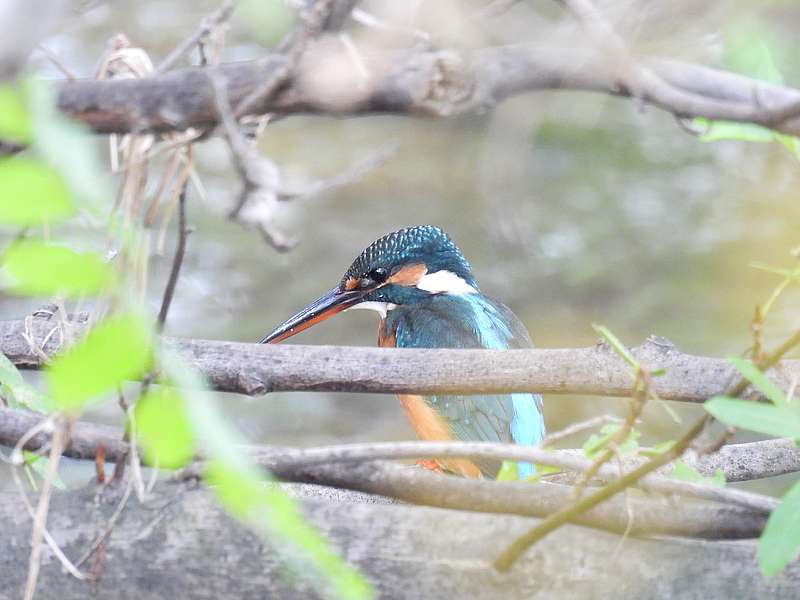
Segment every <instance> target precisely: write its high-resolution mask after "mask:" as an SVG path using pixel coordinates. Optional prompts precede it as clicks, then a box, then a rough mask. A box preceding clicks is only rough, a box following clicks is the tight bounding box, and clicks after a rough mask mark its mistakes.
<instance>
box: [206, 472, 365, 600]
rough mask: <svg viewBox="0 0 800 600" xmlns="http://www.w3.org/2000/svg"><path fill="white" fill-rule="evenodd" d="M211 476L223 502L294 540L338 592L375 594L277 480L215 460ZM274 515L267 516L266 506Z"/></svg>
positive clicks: (352, 595)
mask: <svg viewBox="0 0 800 600" xmlns="http://www.w3.org/2000/svg"><path fill="white" fill-rule="evenodd" d="M207 479H208V482H209V484H210V485H212V486H214V488H215V490H216V492H217V495H218V497H219V499H220V501H221V502H222V503H223V505H224V506H225V507H226V508H227V509H228V510H229V511H231V512H232V513H233V514H234V515H235V516H237V517H238V518H240V519H242V520H244V521H249V522H253V521H256V522H262V523H265V524H266V525H267V527H268V529H269V531H270V533H272V534H273V535H277V536H279V537H281V538H284V539H290V540H292V541H293V542H294V543H295V544H297V546H299V547H300V548H301V549H302V550H303V552H304V553H305V554H306V555H307V556H308V557H309V558H311V560H312V562H313V563H314V564H315V565H316V567H317V568H318V569H319V570H320V571H321V572H322V574H323V575H324V576H325V577H326V578H327V579H328V580H329V581H330V583H331V585H332V586H333V588H334V590H335V592H336V596H337V597H339V598H347V599H352V600H361V599H366V598H371V597H372V595H373V594H372V587H371V586H370V584H369V583H368V582H367V581H366V580H365V579H364V578H363V577H362V576H361V574H360V573H359V572H358V571H357V570H355V569H353V568H352V567H351V566H349V565H348V564H347V563H345V562H344V561H343V560H342V559H341V558H340V557H339V556H338V555H337V554H336V553H335V552H333V551H332V550H330V548H329V546H328V544H327V543H326V542H325V541H324V539H323V538H322V537H321V536H320V535H319V533H318V532H317V531H316V530H315V529H314V528H313V527H312V526H311V525H309V524H308V523H307V522H306V520H305V519H304V518H303V515H302V514H301V513H300V511H299V510H298V508H297V505H296V503H295V502H294V501H293V500H292V499H291V498H289V497H288V496H287V495H286V494H284V493H283V492H282V491H281V490H280V488H278V487H277V486H276V484H274V483H262V482H260V481H259V480H258V477H257V475H256V474H254V473H251V472H240V471H238V470H237V469H235V468H231V466H230V465H226V464H224V463H221V462H217V461H214V462H212V463H211V464H210V465H209V469H208V475H207ZM265 509H268V510H269V512H270V517H269V518H268V519H265V518H264V517H265V516H266V515H265V513H264V510H265Z"/></svg>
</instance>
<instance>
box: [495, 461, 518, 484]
mask: <svg viewBox="0 0 800 600" xmlns="http://www.w3.org/2000/svg"><path fill="white" fill-rule="evenodd" d="M495 480H496V481H519V470H518V469H517V463H515V462H514V461H513V460H504V461H503V463H502V464H501V465H500V470H499V471H498V472H497V477H495Z"/></svg>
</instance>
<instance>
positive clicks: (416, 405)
mask: <svg viewBox="0 0 800 600" xmlns="http://www.w3.org/2000/svg"><path fill="white" fill-rule="evenodd" d="M383 325H384V323H383V321H381V323H380V325H378V345H379V346H380V347H381V348H394V347H395V346H397V340H396V338H395V336H394V334H393V333H390V332H384V327H383ZM397 399H398V400H400V404H402V405H403V409H404V410H405V411H406V416H407V417H408V420H409V421H410V422H411V426H412V427H413V428H414V431H415V432H416V433H417V436H418V437H419V438H420V439H422V440H428V441H435V442H445V441H448V440H452V439H453V432H452V431H451V430H450V427H448V425H447V423H445V422H444V421H443V420H442V418H441V417H440V416H439V415H438V414H436V411H435V410H433V409H432V408H431V407H430V406H429V405H428V403H427V402H425V398H423V397H422V396H415V395H411V394H398V395H397ZM435 462H436V463H437V464H439V465H440V466H441V467H442V468H443V469H446V470H448V471H451V472H453V473H458V474H459V475H463V476H464V477H471V478H474V479H479V478H481V477H483V475H482V474H481V470H480V469H479V468H478V467H477V465H475V464H474V463H473V462H470V461H469V460H466V459H464V458H446V459H439V460H436V461H435Z"/></svg>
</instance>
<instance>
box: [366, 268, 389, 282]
mask: <svg viewBox="0 0 800 600" xmlns="http://www.w3.org/2000/svg"><path fill="white" fill-rule="evenodd" d="M388 275H389V273H388V272H387V271H386V269H384V268H383V267H378V268H377V269H373V270H372V271H370V273H369V275H367V277H369V278H370V279H372V281H374V282H375V283H383V282H384V281H386V277H387V276H388Z"/></svg>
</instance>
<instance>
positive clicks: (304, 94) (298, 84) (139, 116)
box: [58, 39, 800, 135]
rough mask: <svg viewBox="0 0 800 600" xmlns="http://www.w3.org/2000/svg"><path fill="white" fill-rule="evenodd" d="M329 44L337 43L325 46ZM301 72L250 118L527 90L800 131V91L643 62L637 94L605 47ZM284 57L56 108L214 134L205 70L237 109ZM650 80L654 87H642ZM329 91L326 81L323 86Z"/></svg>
mask: <svg viewBox="0 0 800 600" xmlns="http://www.w3.org/2000/svg"><path fill="white" fill-rule="evenodd" d="M328 41H330V40H328ZM324 42H325V39H323V40H322V43H321V46H322V49H321V50H319V51H318V52H316V53H315V49H314V47H312V48H310V49H309V51H308V52H307V56H304V57H303V60H302V61H301V63H300V64H299V66H298V68H297V69H294V71H293V74H292V76H291V78H290V79H289V80H288V82H287V83H286V84H284V85H283V86H281V88H280V89H279V90H278V91H277V93H276V94H273V95H272V96H269V97H264V98H263V99H262V100H261V101H260V102H258V103H254V104H253V105H252V106H251V107H250V110H249V111H248V114H265V113H277V114H298V113H323V114H332V115H340V116H341V115H347V116H353V115H363V114H374V113H395V114H412V115H425V116H436V117H448V116H453V115H457V114H464V113H470V112H482V111H485V110H487V109H489V108H491V107H493V106H494V105H496V104H497V103H499V102H501V101H503V100H505V99H507V98H510V97H513V96H517V95H520V94H524V93H527V92H534V91H542V90H583V91H593V92H599V93H605V94H613V95H622V96H633V95H635V96H636V98H637V100H639V101H641V102H644V103H649V104H652V105H654V106H657V107H659V108H661V109H663V110H666V111H668V112H671V113H673V114H675V115H677V116H680V117H706V118H709V119H726V120H732V121H743V122H751V123H757V124H761V125H764V126H767V127H771V128H774V129H777V130H779V131H783V132H785V133H790V134H793V135H797V134H800V119H798V118H797V113H798V112H800V90H796V89H794V88H789V87H784V86H779V85H773V84H768V83H766V82H763V81H759V80H755V79H751V78H748V77H744V76H741V75H737V74H733V73H729V72H727V71H723V70H719V69H714V68H711V67H706V66H703V65H697V64H692V63H686V62H681V61H676V60H670V59H664V58H658V57H645V58H639V64H640V65H641V66H642V67H643V68H646V69H647V70H648V72H649V73H652V75H653V77H652V78H651V79H652V81H657V82H658V85H655V84H654V85H651V86H648V85H644V84H641V85H639V87H638V88H637V89H635V90H632V89H628V88H626V87H625V86H624V85H620V82H621V81H623V80H624V77H622V76H621V74H620V73H619V72H617V70H616V68H615V67H616V66H615V64H614V61H610V60H608V57H607V56H605V55H604V53H603V52H599V51H598V50H597V48H591V47H584V48H580V47H576V46H569V45H565V46H564V47H555V46H552V45H541V44H518V45H509V46H500V47H491V48H484V49H480V50H477V51H474V52H472V53H470V54H464V53H459V52H455V51H452V50H443V49H406V50H392V51H387V50H371V51H365V52H364V53H363V54H364V60H365V63H366V66H367V72H368V73H369V77H368V78H367V79H366V80H365V79H364V75H363V73H356V72H355V70H353V69H341V70H338V71H337V72H336V77H328V78H326V79H324V81H323V80H322V79H321V75H320V68H319V64H318V61H319V58H320V52H321V53H323V54H324V55H325V56H326V58H330V57H331V54H337V53H339V54H341V55H342V56H341V57H340V58H341V59H342V60H341V62H342V64H350V63H349V62H348V61H347V60H346V56H345V53H346V50H345V49H344V48H343V47H338V46H336V45H335V44H332V43H324ZM287 61H288V59H287V58H286V56H284V55H280V54H273V55H268V56H266V57H264V58H261V59H258V60H255V61H250V62H239V63H227V64H222V65H219V66H218V67H209V68H206V69H201V68H189V69H181V70H175V71H171V72H168V73H164V74H159V75H154V76H151V77H148V78H144V79H138V80H112V81H88V80H82V81H71V82H66V83H63V84H61V85H60V87H59V90H58V106H59V108H60V109H61V110H62V111H63V112H64V113H66V114H67V115H69V116H71V117H73V118H75V119H77V120H79V121H82V122H84V123H86V124H87V125H89V126H90V127H91V128H92V129H94V130H95V131H97V132H99V133H127V132H143V131H156V132H158V131H161V132H165V131H175V130H183V129H186V128H189V127H200V128H207V127H213V126H215V125H216V124H217V122H218V114H217V110H216V105H215V100H214V90H213V86H212V85H211V82H210V78H209V73H211V75H212V76H214V77H219V78H220V79H221V80H222V81H224V82H225V86H226V88H227V92H228V96H229V98H230V101H231V104H232V105H234V106H236V105H237V104H238V103H239V102H241V101H242V100H244V99H245V98H247V97H248V96H250V95H251V94H252V93H253V92H254V91H255V90H257V89H258V88H259V86H260V85H261V84H262V83H263V82H264V81H267V80H270V79H271V78H272V77H274V76H275V74H276V73H279V72H284V71H286V70H287V68H288V62H287ZM645 83H646V82H645ZM323 84H324V85H323Z"/></svg>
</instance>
